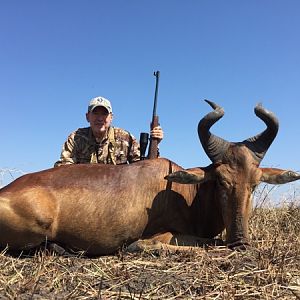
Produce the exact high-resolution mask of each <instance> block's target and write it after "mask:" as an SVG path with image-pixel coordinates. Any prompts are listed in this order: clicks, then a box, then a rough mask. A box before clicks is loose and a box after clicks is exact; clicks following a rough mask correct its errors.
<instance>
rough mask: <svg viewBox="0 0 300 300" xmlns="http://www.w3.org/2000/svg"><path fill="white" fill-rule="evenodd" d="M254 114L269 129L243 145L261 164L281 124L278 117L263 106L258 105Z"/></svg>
mask: <svg viewBox="0 0 300 300" xmlns="http://www.w3.org/2000/svg"><path fill="white" fill-rule="evenodd" d="M254 112H255V114H256V116H257V117H259V118H260V119H261V120H262V121H263V122H264V123H265V124H266V125H267V129H265V130H264V131H263V132H261V133H260V134H258V135H256V136H253V137H251V138H249V139H247V140H245V141H243V142H242V143H243V144H244V145H246V146H247V147H248V148H249V149H250V150H251V151H252V153H253V154H254V157H255V158H256V160H257V161H258V163H260V162H261V160H262V159H263V158H264V156H265V154H266V152H267V151H268V149H269V147H270V146H271V144H272V142H273V141H274V139H275V137H276V135H277V132H278V128H279V123H278V119H277V118H276V116H275V115H274V114H273V113H272V112H270V111H268V110H266V109H265V108H263V107H262V105H261V104H258V105H256V107H255V109H254Z"/></svg>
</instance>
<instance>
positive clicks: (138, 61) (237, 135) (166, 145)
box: [0, 0, 300, 182]
mask: <svg viewBox="0 0 300 300" xmlns="http://www.w3.org/2000/svg"><path fill="white" fill-rule="evenodd" d="M299 15H300V2H299V1H298V0H285V1H278V0H263V1H262V0H251V1H240V0H236V1H235V0H227V1H214V0H197V1H196V0H186V1H183V0H181V1H179V0H163V1H159V0H151V1H145V0H126V1H125V0H122V1H121V0H110V1H101V0H98V1H96V0H89V1H79V0H78V1H74V0H72V1H71V0H60V1H58V0H56V1H54V0H52V1H45V0H43V1H42V0H35V1H33V0H27V1H21V0H20V1H15V0H10V1H8V0H6V1H5V0H3V1H1V2H0V101H1V110H0V128H1V139H2V146H1V156H0V169H16V170H22V171H23V172H25V173H27V172H33V171H38V170H41V169H46V168H49V167H52V165H53V163H54V162H55V161H56V160H57V159H58V158H59V155H60V151H61V146H62V144H63V142H64V140H65V139H66V137H67V136H68V134H69V133H70V132H72V131H73V130H75V129H77V128H78V127H85V126H87V125H88V124H87V122H86V120H85V112H86V109H87V103H88V101H89V100H90V99H91V98H93V97H95V96H99V95H102V96H104V97H107V98H108V99H110V100H111V102H112V105H113V110H114V115H115V117H114V125H115V126H118V127H122V128H125V129H127V130H128V131H130V132H131V133H132V134H134V135H135V136H136V137H137V138H138V137H139V134H140V132H141V131H148V128H149V123H150V121H151V113H152V105H153V96H154V88H155V77H154V76H153V72H154V71H155V70H160V72H161V77H160V89H159V99H158V107H157V112H158V114H159V117H160V123H161V125H162V127H163V129H164V132H165V139H164V140H163V142H162V143H161V155H162V156H164V157H168V158H170V159H172V160H174V161H175V162H177V163H178V164H180V165H182V166H183V167H192V166H204V165H207V164H208V163H209V159H208V158H207V157H206V155H205V153H204V151H203V150H202V148H201V146H200V143H199V140H198V136H197V131H196V129H197V124H198V121H199V120H200V119H201V117H203V116H204V115H205V114H206V113H208V112H209V111H210V108H209V106H208V105H207V104H206V103H205V102H204V101H203V99H205V98H207V99H211V100H213V101H215V102H217V103H218V104H220V105H221V106H223V107H224V109H225V116H224V118H223V119H222V120H220V121H219V122H218V123H217V124H216V125H215V126H214V127H213V128H212V131H213V133H215V134H217V135H219V136H221V137H223V138H225V139H227V140H229V141H241V140H244V139H246V138H248V137H250V136H253V135H255V134H257V133H258V132H260V131H262V130H264V128H265V126H264V124H263V122H262V121H261V120H259V119H258V118H257V117H256V116H255V115H254V112H253V109H254V106H255V105H256V104H257V103H259V102H262V103H263V105H264V106H265V107H266V108H268V109H269V110H271V111H273V112H274V113H275V114H276V115H277V116H278V118H279V121H280V130H279V134H278V136H277V138H276V140H275V141H274V143H273V145H272V146H271V148H270V150H269V151H268V153H267V155H266V156H265V159H264V160H263V162H262V166H272V167H279V168H290V169H294V170H300V162H299V158H298V155H299V144H300V141H299V136H300V134H299V133H300V126H299V122H298V120H299V101H300V82H299V81H300V55H299V53H300V39H299V36H300V34H299V28H300V18H299ZM15 176H17V175H15ZM9 180H10V179H9V178H8V179H5V182H6V181H9Z"/></svg>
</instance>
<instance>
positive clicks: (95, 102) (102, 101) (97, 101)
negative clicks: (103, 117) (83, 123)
mask: <svg viewBox="0 0 300 300" xmlns="http://www.w3.org/2000/svg"><path fill="white" fill-rule="evenodd" d="M98 106H103V107H105V108H106V109H107V111H108V112H109V113H112V107H111V104H110V101H109V100H108V99H106V98H104V97H95V98H93V99H92V100H91V101H90V103H89V107H88V111H89V112H90V111H92V110H94V109H95V108H96V107H98Z"/></svg>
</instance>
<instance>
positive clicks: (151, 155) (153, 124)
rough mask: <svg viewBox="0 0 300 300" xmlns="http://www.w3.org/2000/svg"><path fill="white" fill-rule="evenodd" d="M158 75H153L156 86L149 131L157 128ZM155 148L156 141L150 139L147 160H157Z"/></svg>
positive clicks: (157, 72)
mask: <svg viewBox="0 0 300 300" xmlns="http://www.w3.org/2000/svg"><path fill="white" fill-rule="evenodd" d="M159 74H160V73H159V71H156V72H154V74H153V75H154V76H155V77H156V84H155V94H154V105H153V113H152V122H151V129H153V128H154V127H157V126H159V123H158V115H157V114H156V106H157V95H158V83H159ZM157 146H158V140H157V139H155V138H152V137H151V138H150V145H149V152H148V158H149V159H151V158H157V156H158V148H157Z"/></svg>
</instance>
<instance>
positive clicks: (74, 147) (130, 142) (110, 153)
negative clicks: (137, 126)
mask: <svg viewBox="0 0 300 300" xmlns="http://www.w3.org/2000/svg"><path fill="white" fill-rule="evenodd" d="M139 159H140V145H139V143H138V142H137V140H136V139H135V138H134V136H132V135H131V134H130V133H129V132H127V131H125V130H123V129H121V128H116V127H110V128H109V129H108V132H107V136H106V137H105V138H104V139H103V140H102V142H100V143H97V141H96V139H95V137H94V135H93V132H92V129H91V128H90V127H86V128H79V129H77V130H76V131H74V132H72V133H71V134H70V135H69V137H68V139H67V140H66V142H65V143H64V145H63V148H62V152H61V155H60V159H59V160H58V161H57V162H56V163H55V164H54V166H55V167H57V166H60V165H65V164H88V163H103V164H117V165H118V164H125V163H131V162H134V161H137V160H139Z"/></svg>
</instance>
